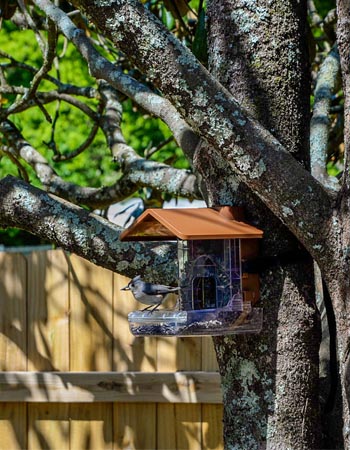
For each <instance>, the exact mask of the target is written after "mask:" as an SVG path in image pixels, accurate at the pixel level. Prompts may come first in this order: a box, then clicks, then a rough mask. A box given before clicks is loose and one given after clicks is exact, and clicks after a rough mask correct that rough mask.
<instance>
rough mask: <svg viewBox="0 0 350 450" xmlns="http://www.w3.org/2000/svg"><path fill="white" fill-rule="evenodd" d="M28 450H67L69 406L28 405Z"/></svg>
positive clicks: (56, 404) (58, 404) (57, 404)
mask: <svg viewBox="0 0 350 450" xmlns="http://www.w3.org/2000/svg"><path fill="white" fill-rule="evenodd" d="M28 422H29V427H28V450H44V449H45V450H70V449H69V428H70V427H69V405H68V404H64V403H47V404H45V403H44V404H43V403H29V404H28Z"/></svg>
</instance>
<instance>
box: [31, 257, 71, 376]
mask: <svg viewBox="0 0 350 450" xmlns="http://www.w3.org/2000/svg"><path fill="white" fill-rule="evenodd" d="M27 259H28V369H29V370H62V371H67V370H69V290H68V264H67V260H66V257H65V254H64V252H63V251H61V250H51V251H47V252H34V253H31V254H30V255H29V256H28V258H27Z"/></svg>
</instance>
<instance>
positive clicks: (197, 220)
mask: <svg viewBox="0 0 350 450" xmlns="http://www.w3.org/2000/svg"><path fill="white" fill-rule="evenodd" d="M230 211H231V210H230V209H228V208H227V207H225V208H223V209H222V210H221V211H217V210H215V209H212V208H183V209H181V208H174V209H146V211H144V212H143V213H142V214H141V216H140V217H138V218H137V219H136V221H135V222H134V223H133V224H132V225H131V226H130V227H129V228H128V229H126V230H124V231H123V232H122V233H121V235H120V240H121V241H146V240H152V241H159V240H174V239H177V238H179V239H182V240H187V239H236V238H239V239H257V238H262V235H263V232H262V231H261V230H259V229H258V228H255V227H253V226H251V225H248V224H246V223H244V222H241V221H238V220H233V219H230V218H228V216H230ZM231 217H232V216H231Z"/></svg>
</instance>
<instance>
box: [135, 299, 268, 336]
mask: <svg viewBox="0 0 350 450" xmlns="http://www.w3.org/2000/svg"><path fill="white" fill-rule="evenodd" d="M128 321H129V326H130V331H131V332H132V334H133V335H134V336H209V335H210V336H218V335H222V334H226V335H227V334H243V333H244V334H247V333H259V332H260V331H261V329H262V322H263V310H262V308H251V307H250V305H249V306H248V305H245V307H244V309H243V311H227V310H225V309H224V308H213V309H201V310H189V311H166V310H164V311H153V312H150V311H133V312H131V313H129V315H128Z"/></svg>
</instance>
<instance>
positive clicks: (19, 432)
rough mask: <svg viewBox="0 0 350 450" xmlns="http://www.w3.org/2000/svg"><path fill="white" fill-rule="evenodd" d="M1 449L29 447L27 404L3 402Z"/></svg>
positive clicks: (1, 409) (0, 414)
mask: <svg viewBox="0 0 350 450" xmlns="http://www.w3.org/2000/svg"><path fill="white" fill-rule="evenodd" d="M0 436H1V438H0V450H10V449H11V450H23V449H25V448H27V405H26V404H25V403H19V404H14V403H1V405H0Z"/></svg>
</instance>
